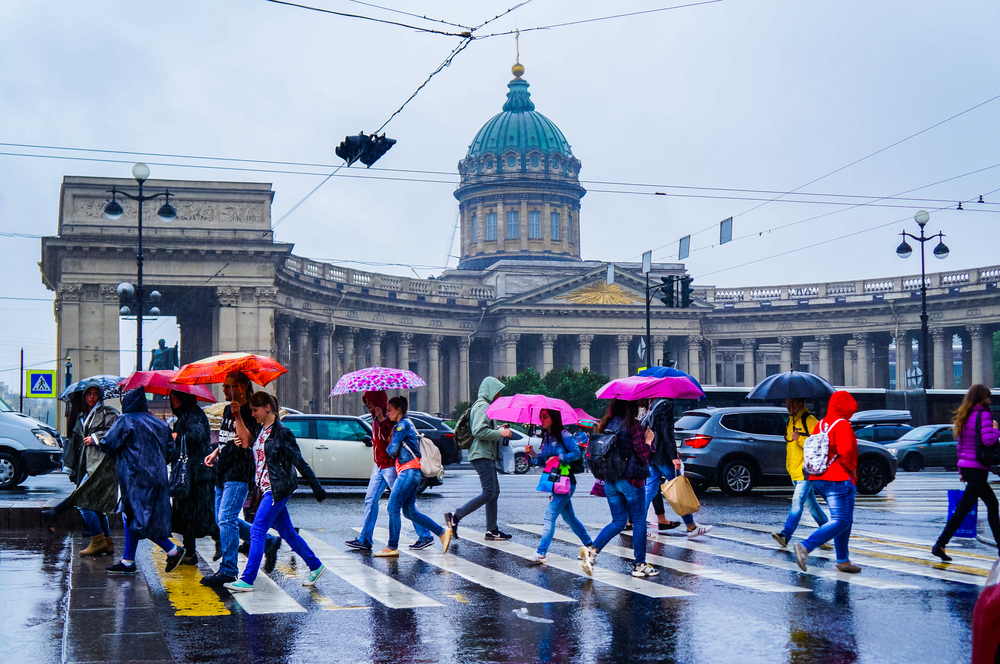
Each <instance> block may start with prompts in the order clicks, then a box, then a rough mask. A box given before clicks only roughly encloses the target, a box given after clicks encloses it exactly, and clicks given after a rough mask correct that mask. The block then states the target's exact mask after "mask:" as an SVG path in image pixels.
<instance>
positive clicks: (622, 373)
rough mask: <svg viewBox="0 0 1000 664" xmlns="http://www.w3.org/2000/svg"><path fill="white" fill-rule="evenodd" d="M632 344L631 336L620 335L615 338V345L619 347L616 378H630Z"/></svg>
mask: <svg viewBox="0 0 1000 664" xmlns="http://www.w3.org/2000/svg"><path fill="white" fill-rule="evenodd" d="M630 343H632V335H631V334H619V335H618V336H616V337H615V345H616V346H617V347H618V364H617V369H616V371H617V374H618V375H616V376H615V378H625V377H626V376H628V346H629V344H630Z"/></svg>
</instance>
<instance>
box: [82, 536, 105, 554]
mask: <svg viewBox="0 0 1000 664" xmlns="http://www.w3.org/2000/svg"><path fill="white" fill-rule="evenodd" d="M106 547H107V545H106V544H105V537H104V534H103V533H102V534H100V535H94V536H93V537H91V538H90V545H89V546H88V547H87V548H86V549H84V550H83V551H81V552H80V555H81V556H99V555H101V554H102V553H104V552H105V551H106V550H107V548H106Z"/></svg>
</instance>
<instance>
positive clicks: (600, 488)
mask: <svg viewBox="0 0 1000 664" xmlns="http://www.w3.org/2000/svg"><path fill="white" fill-rule="evenodd" d="M590 495H592V496H600V497H601V498H606V497H607V496H606V494H605V493H604V480H597V481H596V482H594V488H593V489H591V490H590Z"/></svg>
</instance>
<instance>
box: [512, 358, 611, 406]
mask: <svg viewBox="0 0 1000 664" xmlns="http://www.w3.org/2000/svg"><path fill="white" fill-rule="evenodd" d="M500 380H502V381H503V383H504V389H503V390H502V391H501V392H500V394H501V395H502V396H505V397H509V396H513V395H515V394H541V395H544V396H547V397H554V398H556V399H562V400H563V401H565V402H567V403H568V404H569V405H570V406H572V407H573V408H582V409H583V410H585V411H586V412H587V413H589V414H590V415H593V416H594V417H601V416H602V415H603V414H604V410H605V409H606V408H607V404H608V402H607V401H605V400H603V399H598V398H597V397H596V396H595V392H597V390H598V389H600V387H601V386H602V385H604V384H605V383H607V382H608V381H609V380H611V379H610V378H608V377H607V376H605V375H603V374H596V373H592V372H591V371H590V370H589V369H584V370H583V371H574V370H573V369H572V368H566V369H553V370H552V371H550V372H549V373H547V374H545V378H542V377H541V376H540V375H539V374H538V371H537V370H536V369H534V368H532V367H528V368H527V369H525V370H524V371H522V372H520V373H518V374H517V375H516V376H511V377H510V378H506V377H504V378H501V379H500Z"/></svg>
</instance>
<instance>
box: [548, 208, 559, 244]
mask: <svg viewBox="0 0 1000 664" xmlns="http://www.w3.org/2000/svg"><path fill="white" fill-rule="evenodd" d="M549 226H550V227H551V232H550V235H551V237H552V239H553V240H558V239H559V213H558V212H551V213H549Z"/></svg>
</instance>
